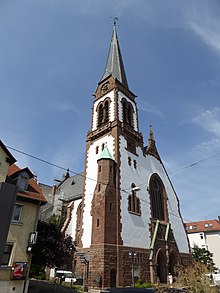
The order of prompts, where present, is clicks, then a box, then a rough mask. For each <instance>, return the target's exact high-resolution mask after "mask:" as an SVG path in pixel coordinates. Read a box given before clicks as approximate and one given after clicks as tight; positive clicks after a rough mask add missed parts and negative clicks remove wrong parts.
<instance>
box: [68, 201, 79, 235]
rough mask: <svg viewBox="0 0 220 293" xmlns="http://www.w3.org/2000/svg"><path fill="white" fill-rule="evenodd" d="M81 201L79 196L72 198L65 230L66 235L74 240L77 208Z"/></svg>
mask: <svg viewBox="0 0 220 293" xmlns="http://www.w3.org/2000/svg"><path fill="white" fill-rule="evenodd" d="M81 202H82V199H81V198H80V199H76V200H74V207H73V209H72V212H71V220H70V223H69V225H68V227H67V229H66V232H65V234H66V235H70V236H71V237H72V238H73V239H74V240H76V239H75V235H76V223H77V209H78V206H79V204H80V203H81Z"/></svg>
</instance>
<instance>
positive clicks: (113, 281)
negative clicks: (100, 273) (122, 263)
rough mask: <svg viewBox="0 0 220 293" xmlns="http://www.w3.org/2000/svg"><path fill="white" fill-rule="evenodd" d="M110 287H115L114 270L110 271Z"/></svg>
mask: <svg viewBox="0 0 220 293" xmlns="http://www.w3.org/2000/svg"><path fill="white" fill-rule="evenodd" d="M110 287H111V288H115V287H116V271H115V270H111V271H110Z"/></svg>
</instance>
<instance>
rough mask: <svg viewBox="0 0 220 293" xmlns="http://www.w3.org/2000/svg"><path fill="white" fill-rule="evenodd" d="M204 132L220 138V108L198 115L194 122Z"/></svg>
mask: <svg viewBox="0 0 220 293" xmlns="http://www.w3.org/2000/svg"><path fill="white" fill-rule="evenodd" d="M192 121H193V122H194V123H196V124H198V125H200V126H201V127H202V128H203V129H204V130H206V131H208V132H210V133H212V134H215V135H216V136H218V137H220V108H219V107H215V108H214V109H212V110H206V111H204V112H202V113H200V114H199V115H197V116H196V117H195V118H194V119H193V120H192Z"/></svg>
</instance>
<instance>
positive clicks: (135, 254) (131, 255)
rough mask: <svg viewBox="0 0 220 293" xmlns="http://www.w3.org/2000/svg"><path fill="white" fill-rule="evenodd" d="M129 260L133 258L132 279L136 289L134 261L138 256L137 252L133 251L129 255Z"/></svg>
mask: <svg viewBox="0 0 220 293" xmlns="http://www.w3.org/2000/svg"><path fill="white" fill-rule="evenodd" d="M128 256H129V258H131V278H132V287H134V260H135V258H136V256H137V253H136V252H135V251H131V252H129V253H128Z"/></svg>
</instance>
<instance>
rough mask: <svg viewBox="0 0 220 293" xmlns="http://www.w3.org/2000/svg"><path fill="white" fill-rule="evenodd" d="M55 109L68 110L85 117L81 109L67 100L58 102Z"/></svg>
mask: <svg viewBox="0 0 220 293" xmlns="http://www.w3.org/2000/svg"><path fill="white" fill-rule="evenodd" d="M55 109H56V110H57V111H60V112H68V111H71V112H75V113H76V114H77V115H78V116H80V117H83V115H82V113H81V112H80V110H79V109H78V108H77V107H76V106H75V105H74V104H73V103H67V102H66V103H65V102H63V103H57V104H56V105H55Z"/></svg>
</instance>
